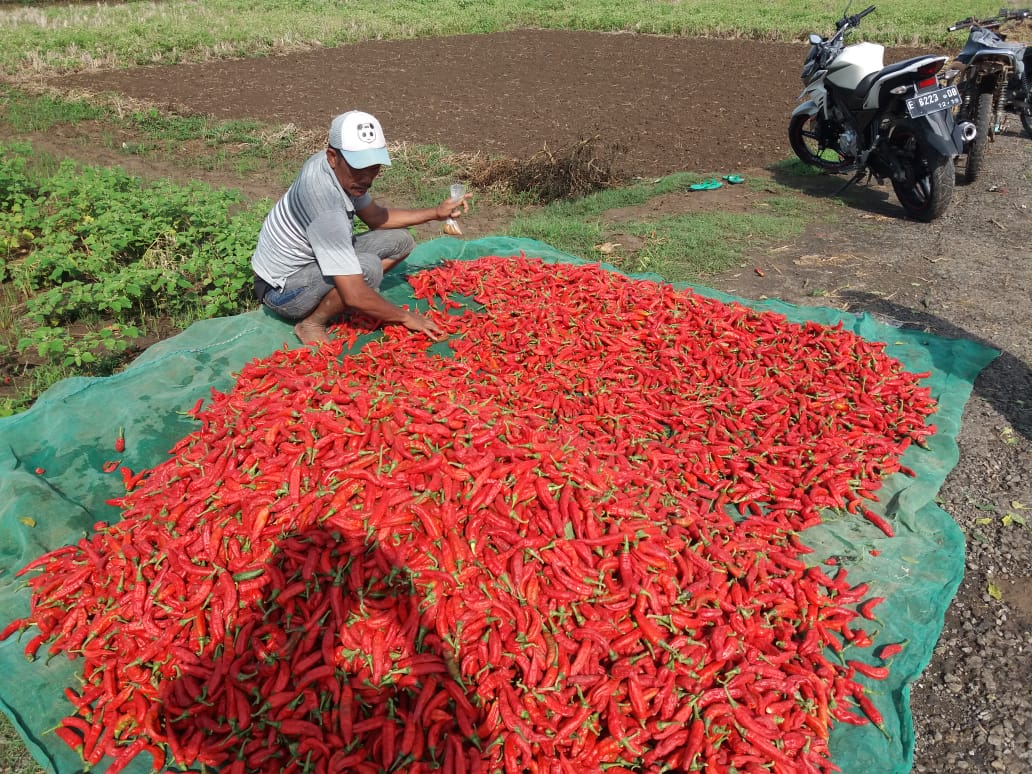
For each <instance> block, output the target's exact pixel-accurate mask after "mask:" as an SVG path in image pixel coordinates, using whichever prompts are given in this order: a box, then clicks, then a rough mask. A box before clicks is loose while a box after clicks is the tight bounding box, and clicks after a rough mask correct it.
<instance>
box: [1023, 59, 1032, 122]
mask: <svg viewBox="0 0 1032 774" xmlns="http://www.w3.org/2000/svg"><path fill="white" fill-rule="evenodd" d="M1025 68H1026V69H1025V76H1024V78H1023V83H1024V86H1025V107H1023V108H1022V109H1021V125H1022V126H1023V127H1025V133H1026V134H1027V135H1028V136H1029V137H1032V104H1030V103H1032V73H1029V72H1028V63H1027V60H1026V65H1025Z"/></svg>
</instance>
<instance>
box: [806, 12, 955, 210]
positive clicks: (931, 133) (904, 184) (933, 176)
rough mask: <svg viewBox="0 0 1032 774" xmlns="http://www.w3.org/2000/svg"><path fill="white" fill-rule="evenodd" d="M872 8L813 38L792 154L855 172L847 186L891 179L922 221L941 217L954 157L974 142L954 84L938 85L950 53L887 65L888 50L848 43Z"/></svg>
mask: <svg viewBox="0 0 1032 774" xmlns="http://www.w3.org/2000/svg"><path fill="white" fill-rule="evenodd" d="M872 11H874V6H873V5H872V6H870V7H868V8H865V9H864V10H863V11H860V13H857V14H853V15H848V9H847V14H846V15H844V16H843V17H842V19H840V20H839V21H838V22H837V23H836V25H835V27H836V31H835V34H834V35H833V36H832V37H831V38H828V39H825V38H822V37H821V36H820V35H810V50H809V53H808V54H807V57H806V61H805V63H804V64H803V73H802V78H803V83H804V84H805V86H804V88H803V92H802V94H801V95H800V99H801V100H803V102H802V104H801V105H799V107H797V108H796V109H795V111H793V113H792V120H791V121H790V123H789V125H788V138H789V142H790V143H791V146H792V150H793V151H794V152H795V154H796V155H797V156H798V157H799V158H800V159H802V160H803V161H804V162H806V163H807V164H810V165H812V166H815V167H818V168H820V169H823V170H826V171H828V172H835V173H853V176H852V177H851V178H850V180H849V181H847V182H846V184H845V185H843V186H842V189H845V188H846V187H848V186H849V185H851V184H852V183H854V182H856V181H857V180H860V179H861V178H862V177H863V176H864V175H865V174H870V175H873V176H874V177H875V179H877V180H878V182H879V183H881V182H883V181H884V180H886V179H887V180H889V181H891V183H892V188H893V190H894V191H895V192H896V196H897V197H898V198H899V202H900V204H902V205H903V209H904V210H905V211H906V213H907V214H908V215H909V216H910V217H912V218H915V219H916V220H920V221H925V222H928V221H932V220H935V219H936V218H938V217H939V216H941V215H942V214H943V213H944V212H945V211H946V208H947V206H949V203H950V199H952V197H953V188H954V185H955V183H956V171H955V169H954V159H955V158H956V157H957V156H958V155H960V154H961V153H962V152H963V149H964V143H965V142H969V141H970V140H971V139H973V138H974V135H975V126H974V124H971V123H969V122H963V123H961V124H958V123H957V121H956V119H955V118H954V114H953V111H952V110H951V108H953V107H954V106H956V105H958V104H960V93H959V91H958V90H957V89H956V87H948V88H940V87H939V86H940V84H939V81H938V79H937V77H936V73H938V72H939V70H941V69H942V67H943V65H944V64H945V63H946V57H944V56H933V55H927V56H919V57H915V58H913V59H907V60H905V61H902V62H896V63H894V64H890V65H888V66H886V65H885V64H884V55H885V47H884V46H881V45H878V44H876V43H855V44H852V45H849V46H846V45H845V42H844V41H845V37H846V34H847V33H848V32H849V31H850V30H852V29H855V28H856V27H858V26H859V24H860V20H861V19H863V18H864V17H865V16H867V15H868V14H869V13H871V12H872Z"/></svg>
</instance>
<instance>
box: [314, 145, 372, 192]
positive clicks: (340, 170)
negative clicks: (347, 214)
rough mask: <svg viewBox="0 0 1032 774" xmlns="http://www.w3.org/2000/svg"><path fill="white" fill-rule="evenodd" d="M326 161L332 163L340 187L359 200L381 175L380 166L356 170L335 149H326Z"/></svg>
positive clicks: (331, 166)
mask: <svg viewBox="0 0 1032 774" xmlns="http://www.w3.org/2000/svg"><path fill="white" fill-rule="evenodd" d="M326 160H327V161H329V162H330V168H331V169H333V173H334V174H335V175H336V176H337V182H338V183H340V187H341V188H343V189H344V190H345V191H347V192H348V194H349V195H351V196H352V197H355V198H358V197H359V196H361V195H362V194H364V193H365V192H366V191H368V190H369V187H370V186H371V185H372V184H373V180H375V179H376V176H377V175H378V174H380V165H379V164H374V165H373V166H371V167H363V168H362V169H355V168H353V167H352V166H351V165H350V164H348V162H347V161H345V159H344V156H342V155H341V153H340V151H338V150H336V149H335V148H327V149H326Z"/></svg>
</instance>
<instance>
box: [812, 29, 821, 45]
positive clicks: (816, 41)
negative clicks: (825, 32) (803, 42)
mask: <svg viewBox="0 0 1032 774" xmlns="http://www.w3.org/2000/svg"><path fill="white" fill-rule="evenodd" d="M823 42H824V38H822V37H821V36H820V35H817V34H815V33H813V32H811V33H810V45H811V46H819V45H820V44H821V43H823Z"/></svg>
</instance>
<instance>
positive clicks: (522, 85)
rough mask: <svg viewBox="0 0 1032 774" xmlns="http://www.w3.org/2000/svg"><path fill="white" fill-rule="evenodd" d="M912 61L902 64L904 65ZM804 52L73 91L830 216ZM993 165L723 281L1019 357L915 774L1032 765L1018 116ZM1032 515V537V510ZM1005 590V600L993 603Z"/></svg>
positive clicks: (988, 400)
mask: <svg viewBox="0 0 1032 774" xmlns="http://www.w3.org/2000/svg"><path fill="white" fill-rule="evenodd" d="M911 53H913V52H911V51H907V50H890V51H888V52H887V54H886V61H888V62H891V61H896V60H898V59H901V58H903V57H904V56H907V55H910V54H911ZM804 54H805V45H804V44H799V43H794V44H792V43H774V42H754V41H743V40H737V41H726V40H709V39H703V40H685V39H675V38H660V37H651V36H641V35H631V34H598V33H570V32H550V31H526V32H511V33H503V34H497V35H491V36H480V37H478V36H461V37H452V38H443V39H435V40H425V41H411V42H368V43H361V44H357V45H353V46H349V47H347V48H343V49H337V50H318V51H312V52H310V53H305V54H299V55H292V56H290V57H284V58H266V59H257V60H248V61H227V62H213V63H210V64H204V65H184V66H179V67H175V68H169V67H153V68H141V69H137V70H133V71H125V72H117V73H103V72H93V73H82V74H78V75H75V76H67V77H64V78H62V79H61V80H60V82H57V83H56V84H55V85H58V86H60V87H61V88H68V89H71V90H90V91H112V92H116V93H118V94H122V95H125V96H126V97H130V98H133V99H137V100H145V101H150V102H153V103H155V104H157V105H159V106H161V107H167V108H172V109H175V110H179V111H183V112H186V113H191V114H197V113H200V114H210V115H212V116H216V117H218V118H250V119H259V120H262V121H266V122H269V123H270V124H274V125H277V124H278V125H282V124H293V125H295V126H296V127H298V128H299V129H302V130H305V131H312V132H318V133H321V132H323V131H324V130H325V127H326V126H327V125H328V124H329V121H330V118H331V117H332V116H333V115H334V114H336V113H337V112H340V111H342V110H345V109H349V108H352V107H356V108H361V109H365V110H369V111H370V112H373V113H375V114H376V115H377V116H378V117H379V118H380V119H381V121H382V123H383V124H384V127H385V130H386V132H387V135H388V139H389V140H390V141H392V142H400V141H405V142H410V143H441V144H443V145H446V146H448V147H450V148H452V149H454V150H456V151H463V152H469V153H484V154H490V155H503V156H520V155H526V154H531V153H534V152H536V151H538V150H540V149H542V148H543V147H551V148H556V147H560V146H562V145H564V144H567V143H570V142H574V141H576V140H578V139H581V138H584V137H587V136H596V135H597V136H600V137H602V138H603V139H604V140H606V141H608V142H612V143H619V144H622V145H625V146H626V147H627V149H628V150H627V153H626V156H625V157H624V159H623V162H622V163H623V164H624V169H623V171H624V172H625V173H626V174H627V175H632V176H640V177H651V176H659V175H663V174H667V173H671V172H675V171H693V172H699V173H702V174H725V173H730V172H735V173H738V174H742V175H743V176H746V177H748V178H752V179H753V180H757V179H759V180H769V181H771V182H772V183H774V182H776V183H779V184H782V185H787V186H789V187H792V188H794V189H796V190H798V191H799V192H800V193H801V194H802V195H803V196H807V197H815V199H820V200H821V201H822V202H823V201H827V199H828V197H829V196H831V195H832V193H833V192H834V191H835V189H836V188H837V187H838V185H839V184H840V183H841V180H840V179H837V178H814V177H809V178H805V179H801V178H791V177H788V176H786V175H785V174H784V173H782V172H777V171H774V170H773V169H772V168H771V165H773V164H774V163H775V162H777V161H779V160H782V159H785V158H788V157H789V156H790V155H791V151H790V149H789V146H788V142H787V138H786V127H787V124H788V117H789V114H790V112H791V110H792V108H793V107H794V106H795V104H796V96H797V94H798V92H799V91H800V81H799V76H798V74H799V69H800V66H801V64H802V60H803V56H804ZM36 139H37V140H38V141H40V142H41V143H42V144H43V146H44V148H45V149H47V150H50V151H51V152H55V151H57V152H64V153H66V154H67V155H71V156H74V157H78V158H81V159H82V160H87V161H94V162H97V163H118V164H121V165H123V166H126V167H127V168H129V169H130V170H131V171H134V172H136V173H145V174H146V173H150V174H156V175H161V176H165V175H168V174H169V173H170V171H171V169H170V165H167V164H161V165H155V166H153V167H151V168H149V169H148V168H147V165H146V164H145V162H141V161H140V160H138V159H136V160H129V159H127V158H126V157H121V156H116V155H115V154H113V153H111V152H105V151H104V150H103V149H102V147H101V144H100V143H99V142H98V143H95V144H91V143H89V142H88V138H83V137H81V136H75V135H74V134H72V135H66V136H62V135H61V134H59V133H50V134H49V135H48V136H46V137H45V138H44V137H39V138H36ZM84 139H85V140H87V141H86V142H84ZM91 149H92V150H91ZM989 159H990V160H989V163H988V167H989V168H988V172H987V174H986V175H985V177H984V179H983V180H980V181H979V182H977V183H975V184H972V185H970V186H960V185H958V187H957V190H956V193H955V196H954V200H953V202H952V204H951V206H950V209H949V210H948V212H947V214H946V216H945V217H944V218H942V219H941V220H939V221H937V222H935V223H932V224H920V223H915V222H912V221H909V220H907V219H905V218H904V216H903V213H902V210H901V209H900V207H899V205H898V203H897V201H896V200H895V197H894V196H893V194H892V191H891V188H889V187H887V186H877V185H871V186H867V187H857V188H853V189H850V190H849V191H848V192H846V193H845V194H844V195H843V196H842V205H843V206H841V207H840V208H837V209H836V210H835V218H834V219H833V220H831V221H828V222H820V223H816V224H814V225H813V226H812V227H811V228H810V229H809V230H808V231H807V232H806V233H805V234H804V235H802V236H801V237H799V238H798V239H794V240H792V241H790V242H787V243H785V244H782V245H778V246H777V247H776V248H775V249H769V248H765V249H763V250H757V251H755V252H754V254H750V255H748V256H747V258H746V260H745V261H744V262H743V264H742V265H741V266H740V267H737V268H735V269H734V270H731V271H728V272H725V273H723V274H720V275H717V276H712V277H708V278H706V281H705V282H704V284H706V285H709V286H710V287H714V288H717V289H719V290H723V291H726V292H730V293H733V294H736V295H740V296H744V297H747V298H763V297H771V298H780V299H783V300H785V301H789V302H792V303H796V304H800V305H806V306H815V305H830V306H835V307H837V308H841V309H847V310H851V311H854V312H864V311H866V312H871V313H873V314H876V315H879V316H880V317H881V318H882V319H884V320H887V321H889V322H893V323H895V324H897V325H900V326H912V327H918V328H921V329H924V330H928V331H930V332H933V333H936V334H939V335H943V336H948V337H963V338H970V339H975V340H978V341H981V342H984V343H986V344H989V345H991V346H993V347H995V348H997V349H998V350H1000V352H1001V355H1000V356H999V357H998V358H997V359H996V360H995V361H994V362H993V363H992V364H991V365H990V366H989V367H988V368H987V369H986V370H985V371H984V373H983V374H982V376H981V377H980V378H979V380H978V382H977V384H976V385H975V390H974V394H973V396H972V398H971V401H970V403H969V404H968V407H967V410H966V413H965V416H964V422H963V426H962V428H961V430H960V434H959V444H960V459H959V462H958V464H957V466H956V468H955V469H954V471H953V472H952V473H951V475H950V476H949V478H948V480H947V481H946V484H945V486H944V487H943V489H942V492H941V502H942V504H943V507H944V508H945V509H946V510H947V511H948V512H949V513H950V514H951V515H953V517H954V518H955V519H956V520H957V522H958V523H959V524H960V525H961V527H962V528H963V529H964V530H965V532H966V533H967V535H968V537H969V540H968V557H967V574H966V577H965V580H964V582H963V584H962V586H961V588H960V591H959V594H958V596H957V598H956V600H955V601H954V603H953V605H952V606H951V608H950V611H949V612H948V614H947V620H946V626H945V629H944V632H943V635H942V638H941V640H940V642H939V645H938V648H937V650H936V652H935V656H934V658H933V660H932V662H931V664H930V665H929V667H928V669H927V670H926V672H925V674H924V675H923V676H922V678H921V679H920V680H919V681H918V682H917V684H916V685H915V686H914V690H913V696H912V707H913V712H914V720H915V726H916V756H915V767H914V768H915V770H916V771H924V772H954V771H965V770H966V771H976V772H989V771H1003V772H1019V771H1029V770H1032V761H1030V752H1029V749H1028V739H1029V738H1032V704H1030V701H1029V699H1028V695H1027V694H1028V686H1029V685H1032V667H1030V659H1029V652H1028V651H1029V641H1028V632H1029V631H1030V627H1032V571H1030V570H1029V565H1030V561H1032V541H1030V531H1029V529H1028V528H1026V527H1024V526H1022V525H1021V524H1016V523H1011V524H1010V526H1006V525H1005V524H1004V522H1003V520H1002V519H1001V517H1002V515H1003V514H1004V513H1005V512H1008V511H1011V512H1014V513H1018V514H1019V515H1020V514H1021V513H1022V512H1021V511H1020V506H1032V475H1030V473H1032V343H1030V341H1029V336H1028V332H1029V330H1030V328H1032V325H1030V323H1032V299H1030V297H1029V296H1030V288H1032V240H1030V235H1032V172H1030V169H1032V139H1029V138H1028V137H1025V136H1023V135H1022V134H1021V126H1020V124H1019V122H1018V121H1017V118H1016V117H1015V118H1013V119H1012V121H1011V125H1010V126H1009V127H1008V129H1007V130H1006V131H1005V132H1004V134H1003V135H1002V136H1000V137H998V138H997V140H996V142H995V143H994V144H993V146H992V147H991V149H990V153H989ZM190 174H191V175H193V176H195V177H196V176H199V175H197V174H196V173H190ZM207 179H208V180H209V181H210V182H212V183H215V184H216V185H219V184H224V185H228V186H232V187H241V185H240V181H239V180H233V179H225V178H224V179H219V178H217V177H214V176H209V177H208V178H207ZM245 188H246V189H247V191H248V193H251V194H264V195H267V196H271V197H275V196H278V195H279V194H280V193H282V190H281V189H280V188H279V187H278V184H275V183H273V182H271V181H267V182H263V181H258V182H256V179H252V180H251V181H250V182H249V184H248V186H246V187H245ZM761 195H762V192H758V191H757V190H755V189H754V188H750V187H749V186H724V187H723V188H721V189H718V190H716V191H707V192H703V193H688V194H684V195H680V196H677V195H671V196H669V197H667V198H666V199H665V200H664V201H663V202H662V203H660V204H659V205H657V206H661V207H662V208H663V209H664V210H666V211H691V210H693V209H706V208H739V207H743V206H747V205H748V203H749V201H750V198H756V197H759V196H761ZM510 214H511V213H509V212H505V211H496V212H492V211H488V210H485V209H483V208H481V209H479V210H477V211H475V213H474V214H473V215H471V216H470V217H468V218H467V220H465V221H464V226H465V229H466V233H467V236H470V237H474V238H475V237H477V236H484V235H487V234H497V233H502V232H500V231H499V229H504V225H505V222H506V219H507V217H508V216H509V215H510ZM1024 513H1026V514H1029V515H1028V521H1029V522H1030V523H1032V512H1029V511H1025V512H1024ZM990 583H993V584H994V586H995V587H996V588H999V589H1000V590H1001V593H1002V599H1000V600H996V599H994V598H993V597H991V596H990V595H989V593H988V592H987V589H988V587H989V584H990Z"/></svg>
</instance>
